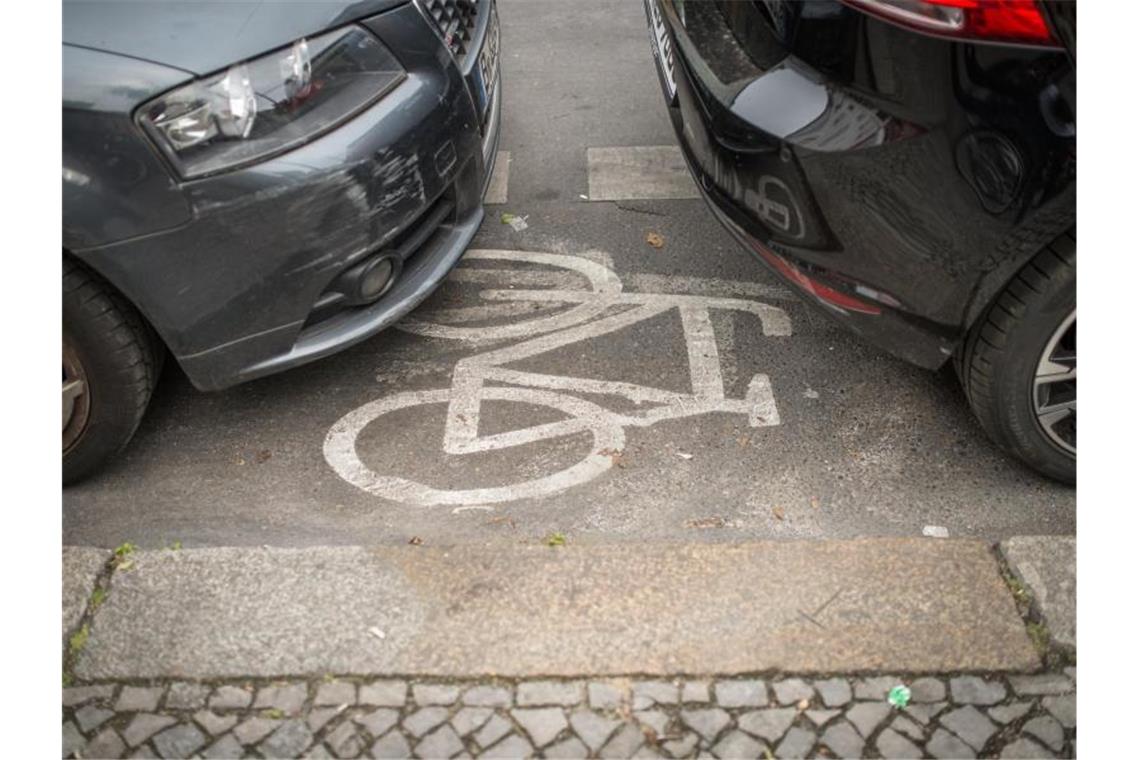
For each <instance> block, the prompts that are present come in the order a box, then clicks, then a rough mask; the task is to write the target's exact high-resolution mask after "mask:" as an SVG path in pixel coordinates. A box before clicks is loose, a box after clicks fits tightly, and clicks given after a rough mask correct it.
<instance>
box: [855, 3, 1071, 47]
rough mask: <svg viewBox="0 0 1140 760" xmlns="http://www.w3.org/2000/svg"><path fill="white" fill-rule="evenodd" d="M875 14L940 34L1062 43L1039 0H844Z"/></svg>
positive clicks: (902, 24) (888, 19) (906, 25)
mask: <svg viewBox="0 0 1140 760" xmlns="http://www.w3.org/2000/svg"><path fill="white" fill-rule="evenodd" d="M843 2H846V3H847V4H848V5H850V6H853V7H855V8H858V9H859V10H862V11H864V12H866V13H868V14H870V15H872V16H876V17H877V18H881V19H884V20H885V21H890V22H892V23H895V24H898V25H900V26H905V27H907V28H908V29H915V30H917V31H920V32H926V33H927V34H933V35H936V36H939V37H951V38H953V39H962V40H973V41H978V42H1009V43H1014V44H1020V45H1042V46H1046V47H1060V46H1061V45H1060V43H1059V42H1058V41H1057V39H1056V38H1055V37H1054V36H1053V33H1052V32H1051V31H1050V30H1049V25H1048V24H1047V23H1046V22H1045V16H1044V15H1043V14H1042V13H1041V8H1040V6H1039V5H1038V4H1037V0H843Z"/></svg>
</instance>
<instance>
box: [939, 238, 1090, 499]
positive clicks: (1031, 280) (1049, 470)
mask: <svg viewBox="0 0 1140 760" xmlns="http://www.w3.org/2000/svg"><path fill="white" fill-rule="evenodd" d="M1076 308H1077V240H1076V230H1075V229H1074V230H1070V231H1069V232H1067V233H1065V234H1063V235H1061V236H1060V237H1058V238H1057V239H1056V240H1054V241H1053V242H1052V243H1051V244H1050V245H1048V246H1047V247H1046V248H1045V249H1044V250H1042V251H1040V252H1039V253H1038V254H1037V255H1036V256H1034V258H1033V259H1032V260H1031V261H1030V262H1029V263H1028V264H1027V265H1026V266H1025V268H1023V269H1022V270H1021V271H1020V272H1019V273H1018V274H1017V276H1016V277H1014V278H1013V280H1012V281H1011V282H1010V283H1009V284H1008V285H1007V286H1006V288H1005V290H1003V291H1002V292H1001V293H1000V294H999V295H998V297H997V298H996V299H995V300H994V302H993V304H991V305H990V307H989V308H988V309H987V310H986V311H985V312H984V313H983V314H982V316H981V318H980V319H979V320H978V321H977V323H976V324H975V326H974V327H973V328H972V329H971V331H970V334H969V336H968V337H967V339H966V341H965V342H964V343H963V344H962V346H961V347H960V349H959V353H958V357H957V370H958V376H959V378H960V379H961V381H962V386H963V387H964V388H965V391H966V397H967V398H968V399H969V402H970V406H971V407H972V408H973V410H974V414H975V415H976V416H977V418H978V420H979V421H980V422H981V424H982V427H983V428H985V430H986V432H987V433H988V434H989V435H990V437H991V438H992V439H993V440H994V441H996V442H997V443H998V444H999V445H1000V446H1001V447H1002V448H1004V449H1005V450H1006V451H1008V452H1009V453H1010V454H1013V455H1014V456H1015V457H1017V458H1019V459H1021V460H1022V461H1023V462H1025V463H1026V464H1028V465H1029V466H1030V467H1032V468H1034V469H1035V470H1037V471H1038V472H1041V473H1043V474H1044V475H1047V476H1048V477H1050V478H1054V479H1056V480H1060V481H1063V482H1066V483H1074V482H1076V477H1077V458H1076ZM1070 342H1071V350H1070V347H1069V343H1070ZM1047 351H1048V354H1049V355H1048V356H1046V352H1047ZM1070 353H1071V373H1069V372H1066V373H1060V372H1058V371H1056V368H1057V367H1060V366H1065V367H1068V366H1069V364H1070V362H1069V355H1070ZM1044 359H1049V363H1047V364H1046V363H1045V362H1044V361H1043V360H1044ZM1058 362H1060V364H1058ZM1046 369H1048V370H1049V371H1045V370H1046ZM1069 374H1071V376H1072V377H1071V380H1070V379H1068V375H1069ZM1061 378H1064V380H1063V382H1062V381H1061ZM1070 386H1071V387H1070ZM1070 396H1071V406H1072V409H1071V419H1069V417H1068V416H1067V415H1066V414H1065V413H1064V412H1065V409H1061V410H1060V412H1061V413H1062V414H1061V417H1060V418H1058V417H1057V414H1058V407H1067V406H1068V405H1069V401H1068V399H1069V398H1070ZM1054 420H1059V421H1056V422H1054ZM1069 425H1071V431H1070V430H1069V427H1068V426H1069ZM1070 434H1071V440H1069V438H1070Z"/></svg>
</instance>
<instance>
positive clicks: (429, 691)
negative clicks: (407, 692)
mask: <svg viewBox="0 0 1140 760" xmlns="http://www.w3.org/2000/svg"><path fill="white" fill-rule="evenodd" d="M412 699H414V700H415V702H416V704H417V705H453V704H455V702H456V700H458V699H459V687H458V686H454V685H451V684H437V683H417V684H413V685H412Z"/></svg>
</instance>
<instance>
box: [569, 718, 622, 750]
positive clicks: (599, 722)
mask: <svg viewBox="0 0 1140 760" xmlns="http://www.w3.org/2000/svg"><path fill="white" fill-rule="evenodd" d="M570 725H571V726H572V727H573V728H574V733H576V734H577V735H578V738H580V739H581V740H582V741H583V742H585V744H586V746H587V747H589V748H590V751H592V752H597V751H598V750H599V749H601V748H602V747H603V746H605V743H606V741H607V740H608V739H609V738H610V736H611V735H612V734H613V732H614V731H615V730H616V729H617V727H618V726H619V725H621V721H620V720H615V719H614V718H609V717H606V716H604V715H598V714H597V713H595V712H592V711H590V710H577V711H575V712H573V713H571V714H570Z"/></svg>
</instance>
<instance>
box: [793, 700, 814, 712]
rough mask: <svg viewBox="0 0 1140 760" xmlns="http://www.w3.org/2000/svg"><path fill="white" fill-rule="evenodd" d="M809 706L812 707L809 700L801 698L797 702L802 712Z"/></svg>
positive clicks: (797, 706) (797, 707)
mask: <svg viewBox="0 0 1140 760" xmlns="http://www.w3.org/2000/svg"><path fill="white" fill-rule="evenodd" d="M809 707H811V702H809V701H808V700H806V699H801V700H800V701H799V702H796V709H797V710H799V711H800V712H803V711H804V710H806V709H808V708H809Z"/></svg>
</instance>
